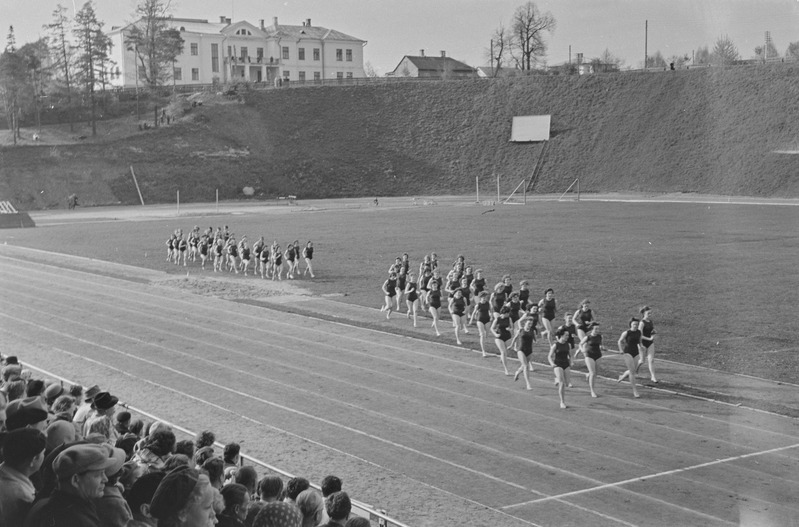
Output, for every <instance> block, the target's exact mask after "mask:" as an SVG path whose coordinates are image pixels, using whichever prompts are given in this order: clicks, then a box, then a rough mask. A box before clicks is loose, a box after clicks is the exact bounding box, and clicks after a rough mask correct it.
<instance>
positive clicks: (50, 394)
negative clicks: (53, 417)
mask: <svg viewBox="0 0 799 527" xmlns="http://www.w3.org/2000/svg"><path fill="white" fill-rule="evenodd" d="M63 393H64V387H63V386H61V383H59V382H54V383H52V384H50V385H49V386H48V387H47V388H45V389H44V404H46V405H47V408H49V409H50V413H55V412H54V411H53V403H55V400H56V399H58V398H59V397H60V396H61V395H63Z"/></svg>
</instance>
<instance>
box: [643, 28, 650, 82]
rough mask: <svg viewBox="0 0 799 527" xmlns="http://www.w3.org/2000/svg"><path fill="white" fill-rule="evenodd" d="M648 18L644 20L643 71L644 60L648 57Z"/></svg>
mask: <svg viewBox="0 0 799 527" xmlns="http://www.w3.org/2000/svg"><path fill="white" fill-rule="evenodd" d="M648 45H649V20H647V21H645V22H644V71H646V60H647V58H649V50H648V49H647V46H648Z"/></svg>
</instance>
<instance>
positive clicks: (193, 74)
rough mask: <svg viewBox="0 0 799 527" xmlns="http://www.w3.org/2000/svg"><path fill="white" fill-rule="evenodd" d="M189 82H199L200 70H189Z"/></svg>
mask: <svg viewBox="0 0 799 527" xmlns="http://www.w3.org/2000/svg"><path fill="white" fill-rule="evenodd" d="M191 80H193V81H198V80H200V68H192V69H191Z"/></svg>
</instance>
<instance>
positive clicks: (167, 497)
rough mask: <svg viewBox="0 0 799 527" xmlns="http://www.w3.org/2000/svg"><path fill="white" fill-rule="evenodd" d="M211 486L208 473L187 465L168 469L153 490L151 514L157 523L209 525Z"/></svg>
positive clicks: (189, 526)
mask: <svg viewBox="0 0 799 527" xmlns="http://www.w3.org/2000/svg"><path fill="white" fill-rule="evenodd" d="M214 492H215V491H214V488H213V487H212V486H211V481H210V480H209V479H208V476H206V475H205V474H201V473H200V472H199V471H198V470H196V469H193V468H189V467H187V466H182V467H178V468H176V469H174V470H172V471H171V472H169V473H168V474H167V475H166V476H164V479H163V480H161V483H159V484H158V488H157V489H156V490H155V494H154V495H153V499H152V501H151V503H150V515H152V516H153V517H154V518H156V519H157V520H158V527H212V526H213V525H215V524H216V513H215V512H214V497H215V495H214Z"/></svg>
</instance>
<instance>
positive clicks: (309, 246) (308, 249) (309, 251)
mask: <svg viewBox="0 0 799 527" xmlns="http://www.w3.org/2000/svg"><path fill="white" fill-rule="evenodd" d="M302 257H303V258H305V272H303V273H302V274H303V276H305V275H306V274H310V275H311V278H315V276H314V274H313V266H312V265H311V260H313V243H311V242H310V241H309V242H308V243H306V244H305V248H304V249H303V250H302Z"/></svg>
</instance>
